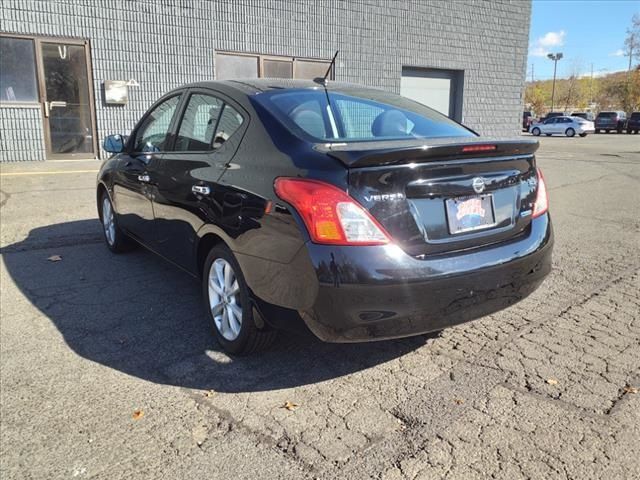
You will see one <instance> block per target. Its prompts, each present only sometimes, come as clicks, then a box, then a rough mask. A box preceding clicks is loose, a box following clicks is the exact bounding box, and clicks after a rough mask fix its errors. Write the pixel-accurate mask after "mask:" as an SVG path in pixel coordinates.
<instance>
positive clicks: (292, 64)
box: [216, 52, 335, 80]
mask: <svg viewBox="0 0 640 480" xmlns="http://www.w3.org/2000/svg"><path fill="white" fill-rule="evenodd" d="M330 64H331V62H330V61H329V60H318V59H310V58H296V57H275V56H273V55H259V54H249V53H235V52H220V53H218V54H216V79H217V80H227V79H233V78H296V79H307V80H313V79H314V78H316V77H324V75H325V73H326V72H327V70H328V69H329V65H330ZM334 78H335V72H334V68H333V67H332V68H331V72H330V73H329V79H331V80H333V79H334Z"/></svg>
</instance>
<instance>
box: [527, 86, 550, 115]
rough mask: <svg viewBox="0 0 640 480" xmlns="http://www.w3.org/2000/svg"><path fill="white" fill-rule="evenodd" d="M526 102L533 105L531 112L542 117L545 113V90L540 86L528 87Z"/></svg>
mask: <svg viewBox="0 0 640 480" xmlns="http://www.w3.org/2000/svg"><path fill="white" fill-rule="evenodd" d="M524 101H525V102H526V103H528V104H529V105H531V110H533V112H534V114H535V115H542V113H543V112H544V111H545V103H546V96H545V93H544V90H543V89H542V87H540V86H539V85H535V84H531V85H528V86H527V89H526V90H525V94H524Z"/></svg>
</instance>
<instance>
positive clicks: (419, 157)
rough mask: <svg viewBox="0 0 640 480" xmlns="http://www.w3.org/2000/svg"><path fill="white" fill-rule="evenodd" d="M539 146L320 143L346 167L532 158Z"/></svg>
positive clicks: (441, 141)
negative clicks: (514, 156) (489, 158)
mask: <svg viewBox="0 0 640 480" xmlns="http://www.w3.org/2000/svg"><path fill="white" fill-rule="evenodd" d="M538 147H539V143H538V141H537V140H533V139H518V140H492V139H487V138H478V137H472V138H468V139H467V138H459V137H457V138H437V139H424V140H422V141H419V140H417V139H416V140H409V141H384V142H352V143H325V144H318V145H316V146H315V149H316V150H317V151H319V152H323V153H326V154H327V155H329V156H331V157H333V158H335V159H337V160H340V161H341V162H342V163H343V164H344V165H345V166H346V167H349V168H352V167H371V166H380V165H397V164H403V163H413V162H428V161H434V160H453V159H464V158H482V157H505V156H513V155H531V154H533V153H534V152H535V151H536V150H537V149H538Z"/></svg>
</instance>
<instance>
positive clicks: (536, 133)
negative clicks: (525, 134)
mask: <svg viewBox="0 0 640 480" xmlns="http://www.w3.org/2000/svg"><path fill="white" fill-rule="evenodd" d="M531 135H534V136H536V137H539V136H540V129H539V128H538V127H536V128H534V129H533V130H531Z"/></svg>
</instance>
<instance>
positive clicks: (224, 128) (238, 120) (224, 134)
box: [213, 103, 244, 148]
mask: <svg viewBox="0 0 640 480" xmlns="http://www.w3.org/2000/svg"><path fill="white" fill-rule="evenodd" d="M243 121H244V119H243V118H242V115H240V114H239V113H238V111H237V110H236V109H234V108H233V107H232V106H231V105H229V104H228V103H227V104H225V106H224V108H223V109H222V115H221V116H220V121H219V122H218V128H216V134H215V136H214V138H213V148H219V147H221V146H222V144H223V143H224V142H226V141H227V140H229V138H230V137H231V135H233V134H234V133H235V132H236V131H237V130H238V129H239V128H240V126H241V125H242V122H243Z"/></svg>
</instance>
